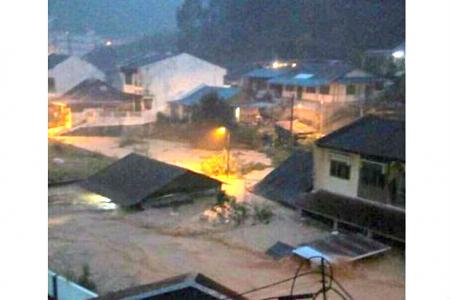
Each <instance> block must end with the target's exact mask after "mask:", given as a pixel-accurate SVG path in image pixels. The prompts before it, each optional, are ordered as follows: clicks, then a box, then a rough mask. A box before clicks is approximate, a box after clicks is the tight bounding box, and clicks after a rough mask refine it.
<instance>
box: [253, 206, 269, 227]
mask: <svg viewBox="0 0 450 300" xmlns="http://www.w3.org/2000/svg"><path fill="white" fill-rule="evenodd" d="M253 210H254V213H255V214H254V217H255V219H256V221H258V222H261V223H264V224H269V223H270V220H271V219H272V217H273V211H272V208H271V207H270V206H268V205H255V206H254V207H253Z"/></svg>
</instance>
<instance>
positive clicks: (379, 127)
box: [316, 115, 405, 161]
mask: <svg viewBox="0 0 450 300" xmlns="http://www.w3.org/2000/svg"><path fill="white" fill-rule="evenodd" d="M316 145H317V146H319V147H326V148H331V149H336V150H340V151H345V152H352V153H358V154H361V155H367V156H374V157H376V158H380V159H384V160H399V161H405V122H404V121H400V120H392V119H385V118H380V117H376V116H372V115H369V116H366V117H363V118H360V119H358V120H356V121H355V122H353V123H351V124H349V125H347V126H344V127H342V128H340V129H338V130H336V131H334V132H332V133H330V134H328V135H326V136H324V137H322V138H321V139H319V140H317V141H316Z"/></svg>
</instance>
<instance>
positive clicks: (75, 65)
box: [48, 54, 105, 96]
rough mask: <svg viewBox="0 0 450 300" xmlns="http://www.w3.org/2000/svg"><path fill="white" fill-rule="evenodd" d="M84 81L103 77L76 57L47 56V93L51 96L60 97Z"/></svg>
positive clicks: (91, 66)
mask: <svg viewBox="0 0 450 300" xmlns="http://www.w3.org/2000/svg"><path fill="white" fill-rule="evenodd" d="M86 79H99V80H104V79H105V75H104V73H103V72H101V71H100V70H99V69H98V68H96V67H95V66H94V65H92V64H90V63H88V62H87V61H85V60H83V59H81V58H79V57H77V56H68V55H62V54H50V55H49V56H48V92H49V94H51V96H58V95H62V94H64V93H65V92H67V91H69V90H70V89H72V88H73V87H75V86H76V85H78V84H79V83H81V82H83V81H84V80H86Z"/></svg>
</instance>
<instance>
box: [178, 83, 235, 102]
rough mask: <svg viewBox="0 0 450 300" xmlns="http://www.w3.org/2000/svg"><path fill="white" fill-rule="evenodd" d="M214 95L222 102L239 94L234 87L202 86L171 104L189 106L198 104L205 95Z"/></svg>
mask: <svg viewBox="0 0 450 300" xmlns="http://www.w3.org/2000/svg"><path fill="white" fill-rule="evenodd" d="M214 93H215V94H217V96H218V97H219V98H220V99H222V100H230V99H231V98H233V97H234V96H236V95H237V94H238V93H239V89H238V88H234V87H219V86H208V85H202V86H200V87H198V88H197V89H195V90H194V91H193V92H191V93H189V94H188V95H186V96H184V97H183V98H181V99H178V100H175V101H172V103H176V104H182V105H186V106H191V105H195V104H198V103H200V100H201V99H202V98H203V97H205V96H206V95H210V94H214Z"/></svg>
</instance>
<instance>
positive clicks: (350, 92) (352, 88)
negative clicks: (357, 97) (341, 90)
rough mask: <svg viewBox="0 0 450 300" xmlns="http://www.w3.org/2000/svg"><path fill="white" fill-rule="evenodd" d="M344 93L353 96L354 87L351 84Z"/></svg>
mask: <svg viewBox="0 0 450 300" xmlns="http://www.w3.org/2000/svg"><path fill="white" fill-rule="evenodd" d="M346 92H347V95H354V94H355V93H356V87H355V86H354V85H353V84H350V85H347V87H346Z"/></svg>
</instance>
